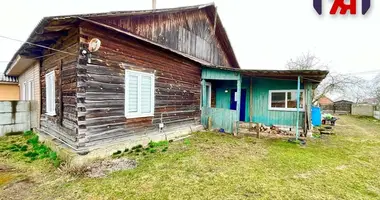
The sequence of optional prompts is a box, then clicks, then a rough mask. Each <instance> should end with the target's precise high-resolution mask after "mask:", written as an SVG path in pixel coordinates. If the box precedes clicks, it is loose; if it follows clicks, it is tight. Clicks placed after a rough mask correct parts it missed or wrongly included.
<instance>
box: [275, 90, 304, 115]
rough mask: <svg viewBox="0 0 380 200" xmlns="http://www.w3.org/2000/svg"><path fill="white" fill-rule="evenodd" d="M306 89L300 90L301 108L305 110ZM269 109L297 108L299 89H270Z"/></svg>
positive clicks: (288, 109)
mask: <svg viewBox="0 0 380 200" xmlns="http://www.w3.org/2000/svg"><path fill="white" fill-rule="evenodd" d="M304 105H305V102H304V91H303V90H301V91H300V110H301V111H303V108H304ZM269 110H285V111H296V110H297V90H270V91H269Z"/></svg>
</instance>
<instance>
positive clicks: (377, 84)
mask: <svg viewBox="0 0 380 200" xmlns="http://www.w3.org/2000/svg"><path fill="white" fill-rule="evenodd" d="M370 88H371V96H372V97H373V98H375V99H376V101H377V103H380V73H378V74H377V76H376V77H375V78H374V79H373V80H372V81H371V86H370Z"/></svg>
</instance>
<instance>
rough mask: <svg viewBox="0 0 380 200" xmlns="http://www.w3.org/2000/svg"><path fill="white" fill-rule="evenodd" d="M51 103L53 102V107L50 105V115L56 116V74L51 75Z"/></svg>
mask: <svg viewBox="0 0 380 200" xmlns="http://www.w3.org/2000/svg"><path fill="white" fill-rule="evenodd" d="M50 90H51V92H50V94H51V96H50V102H51V105H50V108H51V109H50V111H49V112H50V113H52V114H55V77H54V72H53V73H52V74H51V76H50Z"/></svg>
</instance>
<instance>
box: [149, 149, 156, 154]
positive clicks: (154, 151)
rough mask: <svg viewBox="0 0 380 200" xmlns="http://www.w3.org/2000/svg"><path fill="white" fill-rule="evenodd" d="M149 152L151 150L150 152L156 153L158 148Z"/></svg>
mask: <svg viewBox="0 0 380 200" xmlns="http://www.w3.org/2000/svg"><path fill="white" fill-rule="evenodd" d="M149 152H150V153H156V152H157V150H156V149H150V150H149Z"/></svg>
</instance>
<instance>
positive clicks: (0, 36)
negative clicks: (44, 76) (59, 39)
mask: <svg viewBox="0 0 380 200" xmlns="http://www.w3.org/2000/svg"><path fill="white" fill-rule="evenodd" d="M0 38H4V39H8V40H13V41H17V42H22V43H26V44H30V45H33V46H37V47H41V48H45V49H49V50H53V51H57V52H60V53H66V54H69V55H74V56H76V54H73V53H70V52H67V51H62V50H59V49H54V48H51V47H47V46H44V45H40V44H35V43H33V42H28V41H22V40H18V39H14V38H11V37H7V36H3V35H0Z"/></svg>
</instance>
